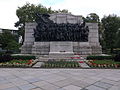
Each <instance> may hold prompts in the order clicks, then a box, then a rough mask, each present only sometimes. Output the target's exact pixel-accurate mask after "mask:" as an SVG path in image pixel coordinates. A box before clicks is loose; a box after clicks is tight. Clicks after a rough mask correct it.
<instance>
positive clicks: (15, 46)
mask: <svg viewBox="0 0 120 90" xmlns="http://www.w3.org/2000/svg"><path fill="white" fill-rule="evenodd" d="M19 47H20V44H19V43H17V42H16V41H15V40H11V42H8V44H7V46H6V50H7V51H18V50H19Z"/></svg>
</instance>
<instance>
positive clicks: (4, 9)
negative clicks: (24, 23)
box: [0, 0, 120, 29]
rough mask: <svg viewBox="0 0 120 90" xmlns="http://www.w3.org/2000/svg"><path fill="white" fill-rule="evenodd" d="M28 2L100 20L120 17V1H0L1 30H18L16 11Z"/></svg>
mask: <svg viewBox="0 0 120 90" xmlns="http://www.w3.org/2000/svg"><path fill="white" fill-rule="evenodd" d="M27 2H29V3H31V4H36V5H37V4H42V5H43V6H46V7H52V9H55V10H58V9H68V10H69V11H70V12H71V13H72V14H75V15H82V16H84V17H86V15H87V14H89V13H96V14H98V15H99V16H100V18H102V17H103V16H104V15H109V14H113V13H114V14H117V15H118V16H120V0H0V28H5V29H17V28H15V27H14V23H15V22H16V21H18V18H17V16H16V9H17V8H18V6H19V7H21V6H23V5H24V4H26V3H27Z"/></svg>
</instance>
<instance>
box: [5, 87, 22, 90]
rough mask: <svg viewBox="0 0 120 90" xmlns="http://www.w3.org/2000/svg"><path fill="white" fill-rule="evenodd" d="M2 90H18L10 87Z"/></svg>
mask: <svg viewBox="0 0 120 90" xmlns="http://www.w3.org/2000/svg"><path fill="white" fill-rule="evenodd" d="M3 90H20V89H19V88H18V87H11V88H7V89H3Z"/></svg>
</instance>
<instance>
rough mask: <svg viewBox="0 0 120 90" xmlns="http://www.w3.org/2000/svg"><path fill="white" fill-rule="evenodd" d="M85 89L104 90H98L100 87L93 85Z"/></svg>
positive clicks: (102, 89)
mask: <svg viewBox="0 0 120 90" xmlns="http://www.w3.org/2000/svg"><path fill="white" fill-rule="evenodd" d="M86 89H88V90H106V89H104V88H100V87H97V86H94V85H91V86H89V87H87V88H86Z"/></svg>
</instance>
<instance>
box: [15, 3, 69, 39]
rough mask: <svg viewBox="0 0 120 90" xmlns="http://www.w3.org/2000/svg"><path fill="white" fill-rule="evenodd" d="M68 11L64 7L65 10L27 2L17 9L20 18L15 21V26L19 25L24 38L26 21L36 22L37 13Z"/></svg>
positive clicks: (20, 33)
mask: <svg viewBox="0 0 120 90" xmlns="http://www.w3.org/2000/svg"><path fill="white" fill-rule="evenodd" d="M61 12H64V13H68V10H66V9H63V10H52V9H51V7H50V8H46V7H44V6H43V5H41V4H39V5H34V4H30V3H27V4H25V5H24V6H22V7H18V9H17V10H16V15H17V17H18V18H19V21H17V22H16V23H15V27H18V29H19V35H21V36H22V37H23V40H24V28H25V23H26V22H34V21H35V19H36V15H35V14H36V13H42V14H43V13H48V14H51V13H61Z"/></svg>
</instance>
